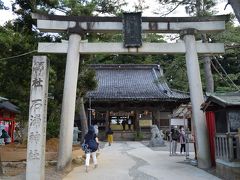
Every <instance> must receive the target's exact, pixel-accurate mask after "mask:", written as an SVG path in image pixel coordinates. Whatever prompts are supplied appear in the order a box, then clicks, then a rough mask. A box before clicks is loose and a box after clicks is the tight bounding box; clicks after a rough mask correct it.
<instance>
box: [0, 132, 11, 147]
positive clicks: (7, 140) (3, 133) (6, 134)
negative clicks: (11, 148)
mask: <svg viewBox="0 0 240 180" xmlns="http://www.w3.org/2000/svg"><path fill="white" fill-rule="evenodd" d="M0 138H3V139H4V142H5V144H9V143H10V141H9V139H10V136H9V135H8V133H7V131H5V129H3V130H2V135H1V137H0Z"/></svg>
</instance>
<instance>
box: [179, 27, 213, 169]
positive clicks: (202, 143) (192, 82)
mask: <svg viewBox="0 0 240 180" xmlns="http://www.w3.org/2000/svg"><path fill="white" fill-rule="evenodd" d="M196 33H197V30H195V29H186V30H183V31H181V33H180V34H181V36H182V37H183V40H184V43H185V47H186V55H185V57H186V66H187V75H188V82H189V89H190V97H191V103H192V111H193V113H192V115H193V117H192V118H193V127H194V131H195V135H196V137H195V141H196V145H197V148H196V149H197V161H198V167H199V168H202V169H208V168H210V167H211V160H210V152H209V141H208V132H207V124H206V119H205V115H204V113H203V111H202V110H201V109H200V107H201V104H202V103H203V102H204V98H203V91H202V82H201V77H200V68H199V63H198V55H197V48H196V40H195V34H196Z"/></svg>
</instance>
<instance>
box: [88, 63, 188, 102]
mask: <svg viewBox="0 0 240 180" xmlns="http://www.w3.org/2000/svg"><path fill="white" fill-rule="evenodd" d="M91 67H92V68H93V69H95V70H96V78H97V81H98V87H97V89H96V90H95V91H91V92H89V93H88V94H87V96H88V97H89V96H91V99H92V100H93V101H109V100H110V101H129V100H136V101H146V100H149V101H159V100H161V101H177V100H189V95H188V94H186V93H181V92H178V91H173V90H171V89H170V88H169V87H168V85H167V83H166V81H165V80H163V78H161V77H163V75H162V70H161V68H160V66H159V65H136V64H112V65H92V66H91Z"/></svg>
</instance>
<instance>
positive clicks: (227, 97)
mask: <svg viewBox="0 0 240 180" xmlns="http://www.w3.org/2000/svg"><path fill="white" fill-rule="evenodd" d="M210 101H211V102H214V103H216V104H218V105H220V106H223V107H226V106H240V92H231V93H211V94H207V100H206V102H210Z"/></svg>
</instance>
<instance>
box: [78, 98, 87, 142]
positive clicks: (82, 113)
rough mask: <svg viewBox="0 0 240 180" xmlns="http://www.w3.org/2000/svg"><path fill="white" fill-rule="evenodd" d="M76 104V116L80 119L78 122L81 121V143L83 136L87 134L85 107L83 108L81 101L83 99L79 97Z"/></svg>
mask: <svg viewBox="0 0 240 180" xmlns="http://www.w3.org/2000/svg"><path fill="white" fill-rule="evenodd" d="M77 102H78V103H77V104H78V107H77V108H78V115H79V117H80V121H81V127H82V128H81V131H82V133H81V134H82V137H81V141H83V139H84V136H85V134H87V132H88V123H87V116H86V112H85V107H84V101H83V97H79V98H78V100H77Z"/></svg>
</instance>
